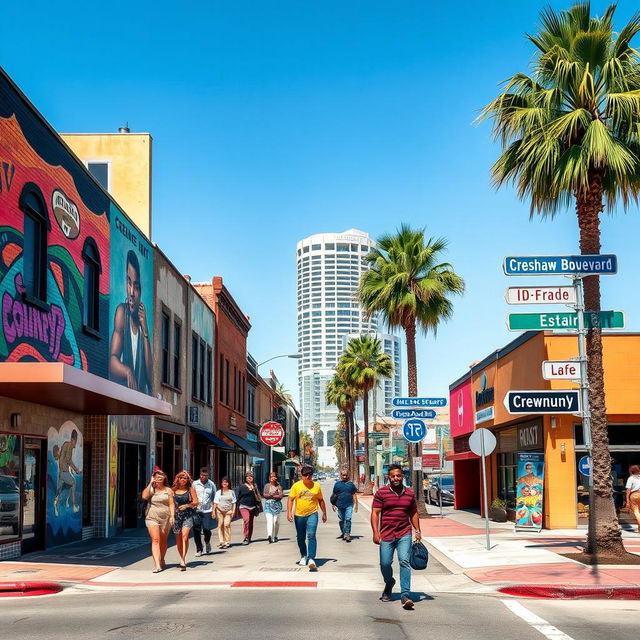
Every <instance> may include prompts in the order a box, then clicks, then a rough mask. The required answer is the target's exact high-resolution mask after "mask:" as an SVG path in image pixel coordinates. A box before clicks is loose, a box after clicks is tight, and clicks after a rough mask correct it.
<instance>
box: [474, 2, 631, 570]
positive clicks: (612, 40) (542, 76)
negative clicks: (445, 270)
mask: <svg viewBox="0 0 640 640" xmlns="http://www.w3.org/2000/svg"><path fill="white" fill-rule="evenodd" d="M615 10H616V5H614V4H612V5H610V6H609V7H608V8H607V9H606V10H605V11H604V13H603V14H602V16H601V17H596V16H592V15H591V7H590V3H588V2H579V3H577V4H574V5H573V6H572V7H571V8H569V9H567V10H565V11H560V12H559V13H558V12H555V11H554V10H553V9H551V8H548V9H545V10H544V11H543V12H542V13H541V16H540V23H541V24H540V27H539V29H538V31H537V33H535V34H534V35H529V36H527V38H528V39H529V41H530V42H531V43H532V44H533V46H534V47H535V49H536V52H535V59H534V63H533V71H532V73H531V74H525V73H517V74H515V75H514V76H513V77H512V78H510V79H509V80H507V81H506V83H505V85H504V89H503V90H502V92H501V93H500V95H499V96H498V97H497V98H496V99H495V100H493V101H492V102H491V103H490V104H488V105H487V106H486V107H485V108H484V110H483V112H482V114H481V116H480V117H481V119H482V118H489V119H491V120H492V121H493V131H494V134H495V136H496V138H497V139H498V140H499V141H500V143H501V145H502V153H501V155H500V156H499V158H498V160H497V161H496V163H495V164H494V165H493V168H492V175H493V180H494V183H495V184H496V186H498V187H500V186H502V185H504V184H507V183H512V184H514V185H515V187H516V191H517V194H518V196H519V197H520V198H521V199H523V200H528V201H529V202H530V204H531V216H532V217H533V216H534V215H535V214H540V215H542V216H550V217H553V216H555V215H556V214H557V213H559V212H560V211H561V210H563V209H566V208H568V207H569V206H570V205H572V204H573V206H574V207H575V211H576V215H577V219H578V227H579V230H580V251H581V253H582V254H598V253H600V214H601V213H602V211H603V210H604V208H605V204H606V207H607V210H608V212H609V213H613V210H614V206H615V205H616V204H617V203H621V204H622V205H624V206H625V207H626V205H627V204H628V203H629V201H630V200H634V201H637V199H638V190H639V188H640V61H639V60H638V52H637V50H636V49H634V47H633V45H632V40H633V39H634V38H635V37H636V36H637V34H638V31H640V14H636V15H635V16H634V17H633V18H632V19H631V20H630V21H629V23H627V24H626V25H625V26H623V27H622V29H620V30H619V31H617V32H616V31H615V30H614V25H613V17H614V13H615ZM584 292H585V308H586V310H587V313H597V312H599V311H600V278H599V277H598V276H589V277H586V278H584ZM595 317H596V318H597V317H598V316H597V315H596V316H595ZM587 371H588V379H589V408H590V411H591V434H592V441H593V448H592V456H593V476H592V478H593V490H592V494H591V496H592V499H591V504H590V508H589V533H588V537H587V543H586V546H585V553H586V554H588V555H590V556H591V557H592V559H593V558H594V557H595V558H596V559H597V558H598V557H614V558H620V557H623V556H625V555H626V551H625V550H624V546H623V544H622V538H621V532H620V525H619V523H618V518H617V516H616V511H615V507H614V504H613V498H612V485H611V456H610V454H609V438H608V430H607V414H606V404H605V390H604V371H603V364H602V335H601V329H600V327H599V326H597V323H596V325H594V326H592V327H591V328H589V330H588V332H587Z"/></svg>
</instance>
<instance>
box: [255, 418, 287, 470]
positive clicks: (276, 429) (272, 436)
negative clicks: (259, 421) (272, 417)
mask: <svg viewBox="0 0 640 640" xmlns="http://www.w3.org/2000/svg"><path fill="white" fill-rule="evenodd" d="M259 435H260V440H261V441H262V442H263V443H264V444H266V445H267V446H268V447H269V473H271V472H272V471H273V447H277V446H278V445H279V444H280V443H281V442H282V440H283V439H284V429H283V427H282V425H281V424H280V423H279V422H275V421H271V422H265V423H264V424H263V425H262V426H261V427H260V434H259Z"/></svg>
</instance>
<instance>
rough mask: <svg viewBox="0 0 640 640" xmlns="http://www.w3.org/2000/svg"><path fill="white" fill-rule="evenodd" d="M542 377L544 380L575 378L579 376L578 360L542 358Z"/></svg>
mask: <svg viewBox="0 0 640 640" xmlns="http://www.w3.org/2000/svg"><path fill="white" fill-rule="evenodd" d="M542 377H543V378H544V379H545V380H577V379H579V378H580V361H578V360H544V361H543V362H542Z"/></svg>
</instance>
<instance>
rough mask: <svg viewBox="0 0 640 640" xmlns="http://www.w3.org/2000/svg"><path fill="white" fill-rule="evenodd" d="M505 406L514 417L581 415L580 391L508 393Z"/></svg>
mask: <svg viewBox="0 0 640 640" xmlns="http://www.w3.org/2000/svg"><path fill="white" fill-rule="evenodd" d="M504 406H505V408H506V409H507V411H508V412H509V413H510V414H512V415H518V414H526V413H554V414H558V413H572V414H579V413H580V391H579V390H578V389H563V390H562V391H555V390H554V391H548V390H545V391H507V394H506V395H505V397H504Z"/></svg>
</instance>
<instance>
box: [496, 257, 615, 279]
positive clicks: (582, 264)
mask: <svg viewBox="0 0 640 640" xmlns="http://www.w3.org/2000/svg"><path fill="white" fill-rule="evenodd" d="M503 269H504V272H505V274H506V275H508V276H588V275H599V276H606V275H614V274H616V273H618V258H617V257H616V256H614V255H613V254H602V255H600V254H597V255H584V256H507V257H506V258H505V259H504V263H503Z"/></svg>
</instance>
